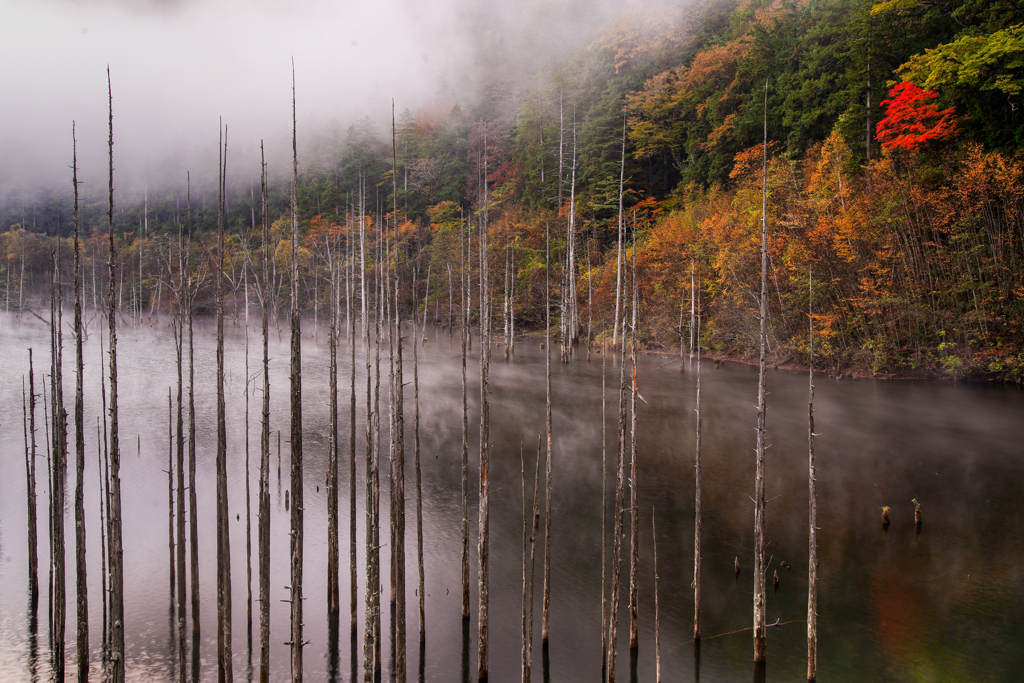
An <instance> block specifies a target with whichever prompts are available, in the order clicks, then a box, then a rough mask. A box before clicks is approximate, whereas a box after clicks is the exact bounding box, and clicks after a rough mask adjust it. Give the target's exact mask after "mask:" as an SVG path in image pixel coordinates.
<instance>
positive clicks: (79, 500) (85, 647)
mask: <svg viewBox="0 0 1024 683" xmlns="http://www.w3.org/2000/svg"><path fill="white" fill-rule="evenodd" d="M71 141H72V148H73V149H75V152H74V154H73V159H74V160H73V162H72V169H73V170H72V181H71V182H72V184H73V185H74V188H75V218H74V221H75V235H74V240H75V275H74V277H75V592H76V596H77V598H78V600H77V604H76V606H77V616H78V638H77V642H76V647H77V653H78V680H79V681H87V680H89V584H88V579H87V572H86V563H85V547H86V545H85V385H84V380H85V376H84V372H85V362H84V359H83V357H82V334H83V330H82V277H81V273H82V262H81V252H82V243H81V240H80V239H79V231H78V152H77V145H76V144H75V125H74V123H72V124H71Z"/></svg>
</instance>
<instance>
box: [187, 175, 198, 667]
mask: <svg viewBox="0 0 1024 683" xmlns="http://www.w3.org/2000/svg"><path fill="white" fill-rule="evenodd" d="M187 182H188V190H187V195H186V201H187V206H188V225H189V233H188V243H187V244H186V246H185V270H186V272H189V270H190V264H189V260H190V259H189V252H190V249H191V246H192V229H193V226H192V179H191V175H187ZM185 291H186V295H185V308H186V311H185V314H186V316H187V317H188V523H189V548H188V551H189V597H190V601H191V610H190V611H191V614H192V662H191V664H192V679H193V680H197V679H198V678H199V654H200V643H201V634H200V627H199V625H200V619H199V617H200V613H199V502H198V497H197V494H196V401H195V398H196V397H195V388H196V365H195V344H194V343H193V342H194V336H193V329H192V322H193V317H194V316H193V304H194V300H195V290H194V289H193V288H192V286H191V285H188V286H187V287H186V290H185Z"/></svg>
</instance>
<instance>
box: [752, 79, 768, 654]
mask: <svg viewBox="0 0 1024 683" xmlns="http://www.w3.org/2000/svg"><path fill="white" fill-rule="evenodd" d="M764 98H765V100H764V101H765V105H764V149H763V150H762V153H763V166H764V177H763V180H762V184H761V300H760V319H761V331H760V340H761V341H760V354H759V363H758V368H759V369H758V378H757V473H756V475H755V480H754V661H755V662H763V661H765V653H766V643H765V590H764V583H765V575H764V574H765V571H767V569H766V568H765V566H764V512H765V511H764V507H765V501H764V449H765V444H764V434H765V410H766V408H767V406H766V405H765V398H766V395H765V370H766V365H767V362H766V361H767V358H766V356H765V354H766V352H767V348H768V82H767V81H765V89H764Z"/></svg>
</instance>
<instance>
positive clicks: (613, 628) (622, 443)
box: [608, 315, 626, 683]
mask: <svg viewBox="0 0 1024 683" xmlns="http://www.w3.org/2000/svg"><path fill="white" fill-rule="evenodd" d="M625 448H626V334H625V315H623V334H622V339H621V347H620V351H619V431H618V447H617V449H616V454H615V472H616V478H615V507H614V516H613V522H612V585H611V609H610V610H609V614H610V616H609V624H608V683H615V660H616V655H617V654H618V649H619V639H618V634H619V588H620V586H621V582H622V513H623V505H624V500H623V499H624V494H625V489H626V457H625V455H626V454H625Z"/></svg>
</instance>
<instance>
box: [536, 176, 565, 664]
mask: <svg viewBox="0 0 1024 683" xmlns="http://www.w3.org/2000/svg"><path fill="white" fill-rule="evenodd" d="M559 181H561V173H559ZM544 371H545V385H544V386H545V403H544V406H545V408H544V424H545V432H546V434H547V447H548V448H547V460H546V463H545V465H544V588H543V591H544V595H543V606H542V612H541V627H540V639H541V643H542V644H543V645H547V642H548V635H549V634H550V627H551V493H552V474H551V458H552V448H551V429H552V424H551V423H552V420H551V226H550V224H545V227H544Z"/></svg>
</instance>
